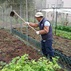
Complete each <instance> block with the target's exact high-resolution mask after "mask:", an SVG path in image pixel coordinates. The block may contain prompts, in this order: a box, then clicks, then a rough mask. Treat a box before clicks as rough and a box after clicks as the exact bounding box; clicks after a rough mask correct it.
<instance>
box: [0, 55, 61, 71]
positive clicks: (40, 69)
mask: <svg viewBox="0 0 71 71" xmlns="http://www.w3.org/2000/svg"><path fill="white" fill-rule="evenodd" d="M57 60H58V58H53V62H50V61H49V60H48V59H46V58H45V57H42V58H40V59H38V61H35V60H29V59H28V55H27V54H25V55H23V56H21V57H16V58H14V59H13V60H12V61H11V62H10V63H9V64H7V65H6V66H5V67H4V68H3V69H2V70H1V71H57V70H59V69H61V67H60V66H59V65H58V64H57Z"/></svg>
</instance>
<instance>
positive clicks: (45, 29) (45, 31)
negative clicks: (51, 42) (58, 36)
mask: <svg viewBox="0 0 71 71" xmlns="http://www.w3.org/2000/svg"><path fill="white" fill-rule="evenodd" d="M48 32H49V26H44V29H43V30H40V31H39V34H46V33H48Z"/></svg>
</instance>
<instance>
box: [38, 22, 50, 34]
mask: <svg viewBox="0 0 71 71" xmlns="http://www.w3.org/2000/svg"><path fill="white" fill-rule="evenodd" d="M49 26H50V23H49V22H48V21H46V22H45V23H44V29H42V30H39V31H37V34H47V33H48V32H49Z"/></svg>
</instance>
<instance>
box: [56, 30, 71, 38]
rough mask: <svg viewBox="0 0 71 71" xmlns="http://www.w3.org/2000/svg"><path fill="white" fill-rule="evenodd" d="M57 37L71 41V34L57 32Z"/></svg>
mask: <svg viewBox="0 0 71 71" xmlns="http://www.w3.org/2000/svg"><path fill="white" fill-rule="evenodd" d="M56 35H57V36H60V37H63V38H66V39H71V32H66V31H62V30H56Z"/></svg>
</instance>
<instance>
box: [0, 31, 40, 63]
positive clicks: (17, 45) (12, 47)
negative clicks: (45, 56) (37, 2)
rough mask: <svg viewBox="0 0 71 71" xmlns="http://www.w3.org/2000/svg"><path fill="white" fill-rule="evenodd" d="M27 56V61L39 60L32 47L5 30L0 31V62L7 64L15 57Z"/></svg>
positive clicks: (38, 55)
mask: <svg viewBox="0 0 71 71" xmlns="http://www.w3.org/2000/svg"><path fill="white" fill-rule="evenodd" d="M24 54H28V55H29V59H35V60H37V59H39V58H40V57H41V55H40V54H39V53H38V52H37V51H36V50H35V49H34V48H32V47H30V46H27V45H26V44H24V42H22V41H20V40H19V39H18V38H16V37H15V36H13V35H12V34H10V33H9V32H7V31H5V30H0V61H4V62H6V63H9V62H10V61H11V60H12V58H14V57H16V56H22V55H24Z"/></svg>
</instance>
